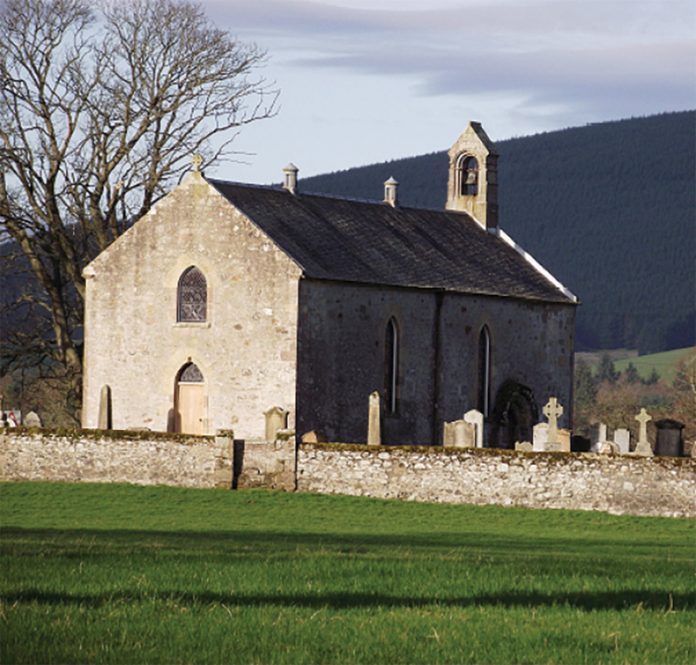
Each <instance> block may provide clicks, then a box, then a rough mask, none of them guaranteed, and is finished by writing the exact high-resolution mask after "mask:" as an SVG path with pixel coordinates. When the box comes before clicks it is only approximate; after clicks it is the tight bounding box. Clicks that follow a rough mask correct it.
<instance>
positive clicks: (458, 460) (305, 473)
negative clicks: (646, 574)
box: [297, 443, 696, 517]
mask: <svg viewBox="0 0 696 665" xmlns="http://www.w3.org/2000/svg"><path fill="white" fill-rule="evenodd" d="M297 489H298V490H300V491H304V492H318V493H324V494H349V495H357V496H370V497H377V498H383V499H390V498H391V499H405V500H409V501H429V502H441V503H472V504H497V505H502V506H524V507H527V508H567V509H574V510H600V511H605V512H609V513H613V514H618V515H622V514H626V515H655V516H665V517H696V460H693V459H689V458H683V457H681V458H671V457H653V458H638V457H635V458H634V457H626V456H612V455H591V454H573V453H521V452H514V451H507V450H493V449H452V448H439V447H433V448H412V447H405V446H403V447H392V446H380V447H377V446H361V445H342V444H322V443H318V444H306V443H303V444H301V445H300V447H299V449H298V454H297Z"/></svg>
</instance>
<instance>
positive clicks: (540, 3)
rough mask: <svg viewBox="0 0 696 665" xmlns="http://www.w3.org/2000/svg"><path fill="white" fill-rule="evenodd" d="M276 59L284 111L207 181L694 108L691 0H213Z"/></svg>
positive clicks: (225, 20) (232, 27)
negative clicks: (472, 123)
mask: <svg viewBox="0 0 696 665" xmlns="http://www.w3.org/2000/svg"><path fill="white" fill-rule="evenodd" d="M202 5H203V7H204V8H205V11H206V13H207V15H208V16H209V17H210V18H211V19H212V20H213V22H214V23H215V24H216V25H217V26H218V27H220V28H222V29H225V30H228V31H229V32H230V33H231V34H232V35H233V36H234V37H236V38H237V39H239V40H240V41H243V42H254V43H256V44H257V45H258V46H259V47H260V48H262V49H264V50H265V51H266V52H267V54H268V55H267V61H266V64H265V66H264V67H263V69H261V70H260V71H259V74H261V75H263V76H264V77H265V78H266V79H267V80H268V81H270V82H272V83H273V84H274V85H275V87H276V88H277V89H279V90H280V97H279V111H278V113H277V115H276V116H275V117H273V118H271V119H268V120H263V121H260V122H258V123H255V124H252V125H248V126H246V127H245V128H243V129H242V131H241V133H240V135H239V137H238V138H237V139H236V149H237V150H238V151H240V153H243V154H240V155H239V158H238V160H236V161H234V162H230V163H225V164H221V165H219V166H218V167H216V168H209V169H208V171H207V173H209V174H210V175H215V176H217V177H222V178H226V179H229V180H237V181H242V182H256V183H263V184H266V183H271V182H279V181H280V180H281V179H282V168H283V167H284V166H285V165H286V164H287V163H288V162H293V163H294V164H296V165H297V166H298V167H299V169H300V174H299V176H300V178H302V177H303V176H305V177H306V176H309V175H315V174H318V173H326V172H330V171H337V170H341V169H346V168H350V167H352V166H362V165H365V164H371V163H375V162H382V161H386V160H390V159H398V158H400V157H408V156H412V155H419V154H424V153H428V152H434V151H437V150H444V149H446V148H448V147H449V146H450V145H451V144H452V143H453V142H454V141H455V139H456V138H457V136H458V135H459V134H460V133H461V132H462V131H463V130H464V128H465V127H466V125H467V123H468V121H469V120H478V121H480V122H481V123H482V124H483V126H484V129H485V130H486V132H487V133H488V135H489V136H490V137H491V138H492V139H493V140H494V141H495V140H502V139H506V138H511V137H514V136H525V135H528V134H535V133H538V132H543V131H550V130H555V129H562V128H564V127H574V126H579V125H585V124H588V123H594V122H601V121H604V120H618V119H621V118H628V117H634V116H643V115H650V114H653V113H661V112H665V111H678V110H684V109H693V108H696V2H694V0H429V1H424V0H421V1H415V0H382V1H380V0H372V1H371V2H368V1H365V0H313V1H308V0H202Z"/></svg>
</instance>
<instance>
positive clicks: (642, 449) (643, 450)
mask: <svg viewBox="0 0 696 665" xmlns="http://www.w3.org/2000/svg"><path fill="white" fill-rule="evenodd" d="M636 420H637V421H638V423H639V424H640V429H639V430H638V443H637V444H636V449H635V450H634V451H633V454H634V455H641V456H642V457H652V456H653V454H654V453H653V451H652V448H651V447H650V442H649V441H648V421H650V420H652V416H651V415H650V414H649V413H648V412H647V411H646V410H645V409H644V408H643V409H641V410H640V413H639V414H638V415H637V416H636Z"/></svg>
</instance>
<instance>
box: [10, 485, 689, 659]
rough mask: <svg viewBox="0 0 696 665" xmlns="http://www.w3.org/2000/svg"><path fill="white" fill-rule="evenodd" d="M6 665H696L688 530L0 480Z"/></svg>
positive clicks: (281, 496)
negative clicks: (478, 664)
mask: <svg viewBox="0 0 696 665" xmlns="http://www.w3.org/2000/svg"><path fill="white" fill-rule="evenodd" d="M0 501H1V504H0V505H1V506H2V507H1V524H2V540H1V547H2V578H1V586H2V607H1V608H0V609H1V612H0V619H1V621H2V624H1V625H2V642H1V651H0V662H2V663H3V664H6V663H19V662H22V663H222V662H226V663H573V664H575V663H669V664H675V663H694V662H696V632H695V628H694V626H696V567H695V563H694V561H695V559H694V553H695V547H696V523H695V522H694V521H693V520H691V521H690V520H676V519H662V518H637V517H614V516H609V515H606V514H601V513H589V512H587V513H584V512H574V511H532V510H523V509H515V508H497V507H475V506H445V505H427V504H414V503H400V502H396V501H377V500H370V499H359V498H346V497H330V496H314V495H301V494H285V493H273V492H265V491H244V492H230V491H224V490H186V489H176V488H162V487H158V488H142V487H133V486H124V485H87V484H83V485H68V484H48V483H14V484H9V483H3V484H0Z"/></svg>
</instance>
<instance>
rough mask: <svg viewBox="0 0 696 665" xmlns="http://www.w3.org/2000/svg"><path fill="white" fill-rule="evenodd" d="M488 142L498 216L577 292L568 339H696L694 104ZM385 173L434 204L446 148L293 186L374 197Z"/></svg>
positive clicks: (439, 199) (621, 343)
mask: <svg viewBox="0 0 696 665" xmlns="http://www.w3.org/2000/svg"><path fill="white" fill-rule="evenodd" d="M465 124H466V121H465V120H462V129H464V127H465ZM484 126H485V124H484ZM487 129H489V130H491V131H492V132H494V130H495V128H493V127H489V128H487ZM455 138H456V137H452V140H453V141H454V139H455ZM497 148H498V151H499V153H500V160H499V182H500V185H499V202H500V220H501V226H502V228H504V229H505V231H506V232H507V233H509V234H510V235H511V236H512V237H513V238H514V239H515V240H516V241H517V242H518V243H520V244H521V245H522V246H523V247H524V248H525V249H527V250H528V251H529V252H531V253H532V254H533V255H534V256H535V257H536V258H537V259H538V260H539V261H540V262H541V263H542V264H543V265H544V266H545V267H546V268H548V269H549V270H551V272H552V273H554V274H555V275H556V276H557V277H558V278H559V279H560V280H561V281H562V282H563V283H564V284H565V285H566V286H567V287H568V288H570V289H571V290H572V291H573V292H575V293H576V294H577V295H578V296H579V298H580V300H581V302H582V305H581V306H580V308H579V310H578V337H577V347H578V349H579V350H580V349H596V348H617V347H629V348H638V349H640V352H641V353H650V352H656V351H662V350H666V349H670V348H677V347H684V346H690V345H693V344H694V343H695V341H694V334H695V333H694V331H695V328H696V317H695V315H694V311H695V302H694V301H695V292H696V291H695V289H696V284H695V279H696V274H695V271H696V112H694V111H688V112H680V113H667V114H662V115H657V116H651V117H647V118H635V119H630V120H621V121H616V122H605V123H600V124H593V125H588V126H586V127H577V128H572V129H565V130H562V131H556V132H548V133H544V134H538V135H535V136H528V137H522V138H515V139H510V140H507V141H501V142H499V143H498V144H497ZM389 176H394V177H395V178H396V179H397V180H398V181H399V183H400V186H399V200H400V203H401V204H402V205H407V206H423V207H430V208H440V207H442V206H443V205H444V201H445V198H446V186H447V155H446V152H445V151H442V152H436V153H431V154H428V155H421V156H417V157H410V158H405V159H399V160H395V161H391V162H386V163H383V164H374V165H371V166H364V167H359V168H353V169H349V170H346V171H340V172H337V173H331V174H327V175H322V176H316V177H313V178H306V179H303V180H302V181H301V183H300V186H301V188H302V189H303V190H304V191H307V192H308V191H312V192H323V193H327V194H336V195H343V196H352V197H357V198H365V199H376V200H381V199H382V196H383V185H382V183H383V182H384V181H385V180H386V179H387V178H388V177H389Z"/></svg>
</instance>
